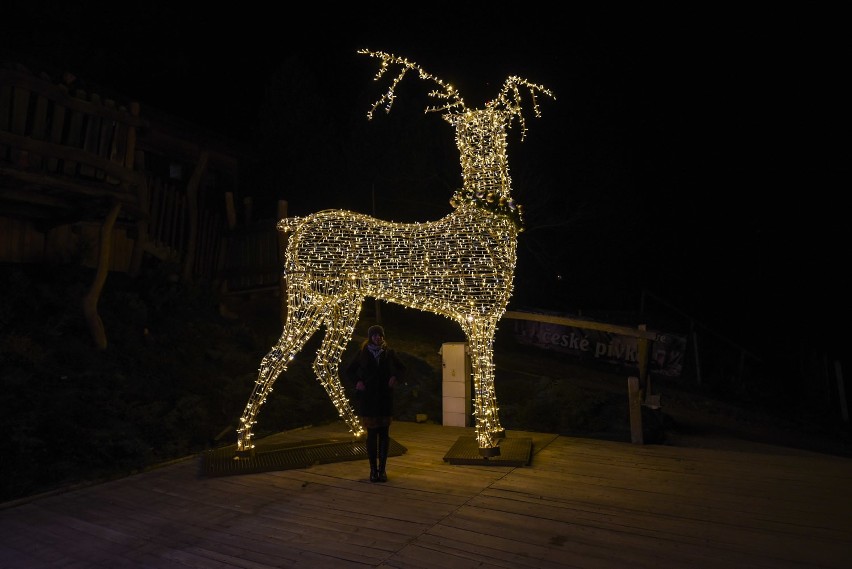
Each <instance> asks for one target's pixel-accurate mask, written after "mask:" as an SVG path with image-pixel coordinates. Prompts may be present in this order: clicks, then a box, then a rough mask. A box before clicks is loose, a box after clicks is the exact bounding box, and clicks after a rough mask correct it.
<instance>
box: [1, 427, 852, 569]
mask: <svg viewBox="0 0 852 569" xmlns="http://www.w3.org/2000/svg"><path fill="white" fill-rule="evenodd" d="M346 434H347V433H346V429H345V427H343V426H342V425H339V424H335V425H329V426H325V427H317V428H311V429H307V430H299V431H295V432H289V433H281V434H279V435H276V436H275V437H276V439H280V440H281V441H287V440H294V441H295V440H310V439H317V438H324V437H332V438H334V437H340V436H346ZM472 434H473V429H470V428H467V429H466V428H461V427H443V426H440V425H426V424H416V423H402V422H397V423H394V425H393V426H392V428H391V436H392V437H393V438H394V439H395V440H396V441H398V442H399V443H400V444H402V445H403V446H405V447H406V448H407V449H408V451H407V452H406V453H405V454H403V455H402V456H398V457H393V458H391V459H390V461H389V468H388V476H389V478H390V480H389V482H388V483H386V484H371V483H370V482H369V481H368V480H367V475H368V468H367V467H366V461H354V462H338V463H332V464H321V465H315V466H312V467H310V468H304V469H292V470H284V471H278V472H265V473H259V474H241V475H236V476H222V477H203V476H201V474H200V472H201V470H200V468H199V465H200V457H192V458H190V459H187V460H184V461H179V462H176V463H173V464H170V465H168V466H164V467H161V468H158V469H155V470H152V471H150V472H146V473H143V474H139V475H136V476H132V477H128V478H124V479H121V480H116V481H112V482H107V483H103V484H98V485H94V486H90V487H87V488H81V489H76V490H72V491H68V492H64V493H56V494H52V495H46V496H40V497H36V498H35V499H32V500H30V501H24V502H18V503H9V504H5V505H3V506H4V507H3V508H2V509H0V567H3V568H16V569H27V568H37V567H38V568H42V567H44V568H48V567H50V568H60V567H61V568H71V567H74V568H77V567H109V568H121V567H146V568H148V567H153V568H159V567H181V568H185V567H198V568H234V567H240V568H256V569H260V568H266V567H310V568H326V567H387V568H390V567H394V568H401V569H421V568H422V569H427V568H429V569H431V568H436V567H438V568H442V569H464V568H473V567H477V568H497V567H500V568H526V567H535V568H578V567H588V568H624V567H630V568H642V567H648V568H668V567H671V568H684V567H687V568H714V569H716V568H733V567H736V568H739V567H763V568H775V567H780V568H785V567H803V568H804V567H812V568H837V569H841V568H842V569H847V568H849V567H852V500H850V497H852V459H849V458H841V457H834V456H829V455H822V454H817V453H811V452H806V451H795V450H791V449H786V448H782V447H772V446H767V445H752V447H750V448H749V449H748V450H741V449H737V450H719V449H708V448H694V447H683V446H669V445H644V446H642V445H633V444H630V443H628V442H612V441H601V440H594V439H583V438H572V437H564V436H555V435H548V434H541V433H526V432H512V431H510V432H509V433H508V436H509V437H513V436H518V437H532V439H533V453H534V454H533V458H532V461H531V463H530V464H529V465H528V466H521V467H517V466H481V465H451V464H449V463H447V462H444V460H443V457H444V455H445V454H446V453H447V451H448V449H450V448H451V447H452V445H453V444H454V443H455V442H456V441H457V439H458V437H460V436H470V435H472Z"/></svg>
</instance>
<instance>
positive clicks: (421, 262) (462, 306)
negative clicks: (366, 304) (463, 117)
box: [278, 205, 517, 322]
mask: <svg viewBox="0 0 852 569" xmlns="http://www.w3.org/2000/svg"><path fill="white" fill-rule="evenodd" d="M483 216H494V214H492V213H490V212H488V211H486V210H483V209H480V208H478V207H475V206H471V205H464V206H462V207H460V208H458V209H456V210H455V211H454V212H452V213H451V214H449V215H447V216H446V217H444V218H443V219H440V220H438V221H433V222H427V223H410V224H405V223H393V222H387V221H381V220H376V219H374V218H371V217H368V216H366V215H362V214H358V213H353V212H351V211H343V210H328V211H321V212H318V213H315V214H312V215H310V216H307V217H304V218H290V219H285V220H283V221H281V222H280V223H279V224H278V228H279V229H280V230H282V231H285V232H287V231H292V233H291V235H290V239H289V242H288V251H292V255H290V254H288V255H287V263H286V267H285V275H286V277H285V278H287V279H288V289H289V287H290V283H294V282H299V283H301V284H302V285H303V286H304V285H305V284H307V281H309V282H310V284H311V286H310V288H311V290H312V291H313V292H314V293H317V294H319V295H320V296H322V297H329V298H334V297H338V296H340V295H349V294H354V295H357V296H359V297H361V298H362V299H364V298H366V297H373V298H377V299H380V300H385V301H387V302H392V303H397V304H403V305H405V306H407V307H408V308H416V309H419V310H424V311H429V312H435V313H437V314H440V315H442V316H446V317H448V318H451V319H453V320H455V321H458V322H465V321H467V319H468V317H477V318H481V317H483V316H488V315H490V314H496V315H497V316H498V317H499V316H500V313H502V311H503V310H504V309H505V307H506V305H507V303H508V301H509V297H510V295H511V288H512V283H511V277H512V271H511V269H512V268H513V267H514V266H515V249H516V243H517V238H516V236H517V230H516V228H515V227H514V225H513V224H512V222H511V221H510V220H509V219H506V218H501V219H495V220H493V221H492V223H496V224H497V225H498V228H497V230H495V231H494V232H489V233H475V232H472V231H471V228H472V227H477V226H479V225H480V224H481V223H482V217H483ZM346 234H352V235H353V236H355V238H354V239H352V240H351V241H348V242H346V245H345V246H344V247H341V242H340V236H341V235H346ZM447 247H448V248H450V249H452V252H453V254H452V256H446V255H444V254H442V253H441V252H442V249H444V248H447ZM399 251H404V252H405V253H406V254H405V255H399V254H397V253H396V252H399ZM507 274H508V280H507ZM303 275H304V277H303ZM303 279H306V280H303ZM421 289H426V290H429V291H431V293H430V296H429V297H428V298H427V297H425V296H418V295H416V294H412V291H417V290H421ZM496 291H501V292H502V293H498V294H496V295H495V292H496ZM301 300H302V299H301V298H300V297H299V295H298V287H294V288H293V289H292V290H289V292H288V303H289V304H288V306H293V305H294V304H295V305H298V304H299V303H300V302H301Z"/></svg>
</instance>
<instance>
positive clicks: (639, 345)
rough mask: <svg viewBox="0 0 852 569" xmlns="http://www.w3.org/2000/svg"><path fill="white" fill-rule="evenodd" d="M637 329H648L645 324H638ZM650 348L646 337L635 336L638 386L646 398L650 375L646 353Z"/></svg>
mask: <svg viewBox="0 0 852 569" xmlns="http://www.w3.org/2000/svg"><path fill="white" fill-rule="evenodd" d="M639 330H641V331H642V332H647V331H648V325H647V324H640V325H639ZM650 349H651V346H650V343H649V342H648V338H646V337H644V336H639V337H638V338H636V359H637V360H638V361H637V363H638V364H639V386H640V387H641V388H642V390H643V391H644V392H645V397H646V398H647V397H648V396H649V395H651V377H650V376H649V375H648V353H649V351H650Z"/></svg>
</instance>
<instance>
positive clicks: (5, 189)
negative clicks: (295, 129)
mask: <svg viewBox="0 0 852 569" xmlns="http://www.w3.org/2000/svg"><path fill="white" fill-rule="evenodd" d="M244 159H245V155H244V153H243V151H242V150H241V149H240V148H239V147H238V146H237V145H236V144H235V143H234V142H233V141H229V140H226V139H223V138H222V137H219V136H217V135H215V134H213V133H210V132H208V131H206V130H204V129H202V128H200V127H198V126H196V125H192V124H189V123H186V122H183V121H181V120H180V119H178V118H175V117H172V116H168V115H166V114H163V113H161V112H159V111H157V110H156V109H142V108H141V107H140V105H139V104H138V103H136V102H133V101H132V100H131V101H127V102H122V101H119V100H117V97H106V96H102V95H100V94H98V93H96V92H87V91H85V90H83V89H79V88H75V87H74V86H73V84H72V85H69V84H66V83H65V82H63V81H62V80H61V79H56V78H54V77H51V76H50V75H48V74H46V73H38V74H37V73H33V72H31V71H30V70H28V69H26V68H25V67H23V66H21V65H17V64H0V262H10V263H58V264H62V263H67V262H80V263H82V264H83V265H84V266H87V267H91V268H93V269H95V277H94V280H93V282H92V286H91V288H90V291H89V294H88V295H87V297H86V300H85V301H84V310H85V311H86V316H87V318H88V319H89V323H90V327H91V329H92V333H93V336H94V337H95V339H96V342H97V343H98V344H99V345H101V347H105V337H104V336H103V330H101V329H99V326H100V325H99V318H98V317H97V313H96V305H97V299H98V296H99V294H100V290H101V288H102V287H103V284H104V281H105V279H106V277H107V275H108V273H109V272H110V271H119V272H126V273H129V274H132V275H135V274H138V273H139V271H140V269H141V267H142V264H143V262H144V260H145V258H146V257H154V258H157V259H160V260H162V261H167V262H170V263H173V264H175V265H177V266H179V267H180V268H179V270H178V272H179V276H180V277H181V278H182V279H184V280H193V279H214V278H216V277H217V276H218V272H219V271H220V270H221V268H222V267H223V266H224V264H225V260H224V258H223V251H225V250H227V249H228V245H227V243H225V242H224V241H223V240H225V239H227V237H228V233H227V232H228V230H230V229H233V225H230V226H229V227H226V226H225V223H226V222H225V218H226V215H225V210H226V203H227V201H228V199H230V200H231V201H233V196H234V195H235V194H238V192H239V170H240V166H241V162H243V161H244ZM272 235H274V234H272Z"/></svg>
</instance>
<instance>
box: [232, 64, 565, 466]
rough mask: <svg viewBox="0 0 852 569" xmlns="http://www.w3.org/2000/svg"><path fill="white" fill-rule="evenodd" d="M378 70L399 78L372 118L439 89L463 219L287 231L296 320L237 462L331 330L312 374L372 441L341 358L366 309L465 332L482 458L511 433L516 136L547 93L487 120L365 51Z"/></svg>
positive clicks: (496, 107) (343, 221) (276, 356)
mask: <svg viewBox="0 0 852 569" xmlns="http://www.w3.org/2000/svg"><path fill="white" fill-rule="evenodd" d="M358 53H360V54H364V55H369V56H371V57H374V58H377V59H378V60H379V62H380V68H379V71H378V73H377V74H376V76H375V80H377V81H378V80H380V79H381V78H382V77H384V76H385V74H386V73H387V72H388V71H390V70H391V69H394V68H399V69H400V71H399V73H398V74H397V75H396V76H395V77H394V78H393V80H392V81H391V84H390V86H389V88H388V90H387V91H386V92H385V93H384V94H383V95H382V96H381V97H380V98H379V99H378V100H377V101H376V102H375V103H374V104H373V106H372V108H371V109H370V111H369V112H368V113H367V117H368V119H372V117H373V113H374V112H375V111H376V109H378V108H379V107H382V108H383V109H384V110H385V112H389V111H390V109H391V107H392V105H393V102H394V97H395V89H396V87H397V85H398V84H399V82H400V81H402V79H403V78H404V77H405V75H406V74H407V73H408V72H409V71H414V72H416V73H417V74H418V76H419V78H420V79H423V80H431V81H433V82H435V83H436V84H437V85H438V87H440V89H437V90H435V91H432V92H430V93H429V95H430V96H431V97H434V98H435V99H437V100H438V101H439V104H436V105H435V106H429V107H427V108H426V112H441V113H443V115H442V116H443V118H444V119H445V120H447V121H448V122H449V123H450V124H451V125H452V126H453V127H455V133H456V145H457V147H458V149H459V154H460V161H461V168H462V178H463V182H464V183H463V187H462V188H461V189H460V190H458V191H457V192H456V193H455V195H454V196H453V197H452V199H451V200H450V203H451V204H452V205H453V207H454V211H453V212H452V213H450V214H449V215H447V216H446V217H444V218H442V219H440V220H437V221H431V222H424V223H395V222H391V221H384V220H380V219H375V218H372V217H369V216H366V215H363V214H359V213H355V212H351V211H344V210H326V211H320V212H317V213H314V214H311V215H308V216H305V217H295V218H287V219H284V220H282V221H281V222H280V223H279V224H278V229H279V230H281V231H283V232H287V233H289V234H290V238H289V242H288V245H287V250H286V255H285V278H286V280H287V320H286V323H285V327H284V331H283V333H282V335H281V338H280V339H279V341H278V342H277V343H276V345H275V346H274V347H273V348H272V350H271V351H270V352H269V353H268V354H267V355H266V356H265V357H264V358H263V360H262V361H261V364H260V369H259V373H258V379H257V381H256V382H255V386H254V390H253V391H252V394H251V396H250V398H249V401H248V403H247V405H246V408H245V410H244V412H243V415H242V417H241V418H240V423H241V424H240V428H239V429H238V441H237V451H238V455H240V454H241V453H242V454H244V453H247V452H250V451H251V449H253V448H254V445H253V443H252V438H253V434H252V425H254V424H255V423H256V417H257V413H258V412H259V410H260V407H261V406H262V405H263V403H264V402H265V401H266V400H267V398H268V397H269V394H270V393H271V392H272V386H273V383H274V382H275V380H276V379H277V378H278V376H279V375H280V374H281V373H282V372H284V371H285V370H286V369H287V365H288V364H289V362H290V361H292V360H293V358H294V357H295V356H296V354H297V353H298V352H299V351H300V350H301V349H302V348H303V347H304V345H305V343H306V342H307V340H308V339H309V338H310V337H311V336H312V335H313V334H314V333H315V332H316V331H317V330H318V329H319V328H320V327H321V326H324V327H325V328H326V332H325V335H324V337H323V341H322V344H321V346H320V348H319V349H318V350H317V355H316V359H315V360H314V364H313V370H314V372H315V373H316V376H317V379H318V380H319V382H320V383H321V385H322V386H323V388H324V389H325V391H326V393H328V395H329V397H330V398H331V401H332V403H333V404H334V406H335V408H336V409H337V411H338V414H339V416H340V418H341V419H342V420H343V421H344V422H345V423H346V424H347V426H348V427H349V429H350V431H351V432H352V434H353V435H354V436H356V437H360V436H362V435H363V434H364V429H363V427H362V426H361V423H360V419H359V418H358V416H357V414H356V413H355V411H354V409H353V408H352V405H351V403H350V401H349V399H348V397H347V396H346V393H345V389H344V387H343V384H342V382H341V380H340V375H339V369H340V367H339V366H340V363H341V358H342V356H343V353H344V351H345V349H346V346H347V344H348V342H349V340H350V339H351V338H352V334H353V333H354V330H355V325H356V324H357V323H358V318H359V316H360V313H361V307H362V304H363V301H364V300H365V299H366V298H367V297H373V298H377V299H381V300H384V301H387V302H391V303H395V304H399V305H402V306H405V307H408V308H415V309H419V310H424V311H427V312H430V313H433V314H437V315H441V316H445V317H447V318H450V319H451V320H453V321H455V322H457V323H458V324H459V325H460V326H461V328H462V330H463V331H464V333H465V335H466V337H467V339H468V344H469V348H470V350H469V351H470V354H471V368H472V373H473V385H474V417H475V425H476V427H475V429H476V440H477V444H478V445H479V448H480V452H481V453H482V454H483V455H486V456H487V455H489V454H492V453H495V451H496V450H497V449H496V447H497V446H498V441H499V438H500V437H501V436H502V433H503V429H502V427H501V425H500V420H499V408H498V407H497V397H496V394H495V391H494V364H493V360H494V358H493V356H494V354H493V341H494V334H495V332H496V329H497V323H498V321H499V320H500V318H501V317H502V316H503V313H504V312H505V310H506V306H507V305H508V303H509V298H510V297H511V294H512V288H513V278H514V272H515V262H516V246H517V236H518V233H519V232H520V231H522V229H523V215H522V213H523V212H522V208H521V206H520V205H518V204H517V203H515V201H514V200H513V199H512V197H511V195H510V193H511V178H510V176H509V165H508V157H507V137H506V134H507V130H508V129H509V128H511V126H512V123H513V121H514V120H516V119H517V120H518V122H519V123H520V125H521V128H522V131H523V132H522V138H523V136H524V133H525V132H526V124H525V122H524V118H523V115H522V114H521V110H522V103H523V102H524V101H525V99H524V98H523V97H522V89H524V88H525V89H524V92H528V93H529V95H530V99H531V102H532V108H533V111H534V113H535V116H537V117H538V116H540V108H539V103H538V100H537V97H536V93H543V94H545V95H548V96H550V97H553V93H551V92H550V91H549V90H548V89H545V88H544V87H542V86H540V85H537V84H534V83H530V82H528V81H527V80H525V79H522V78H520V77H516V76H511V77H509V78H508V79H507V80H506V82H505V84H504V85H503V88H502V89H501V91H500V93H499V94H498V96H497V97H496V98H495V99H494V100H492V101H490V102H488V103H486V105H485V108H483V109H473V110H469V109H467V108H466V107H465V104H464V101H463V100H462V98H461V97H460V96H459V94H458V92H457V91H456V90H455V89H454V88H453V87H452V86H451V85H449V84H447V83H445V82H444V81H442V80H441V79H439V78H437V77H435V76H433V75H431V74H429V73H427V72H426V71H424V70H423V69H422V68H421V67H420V66H419V65H417V64H415V63H413V62H410V61H408V60H407V59H405V58H401V57H398V56H395V55H393V54H389V53H385V52H381V51H370V50H360V51H359V52H358Z"/></svg>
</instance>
